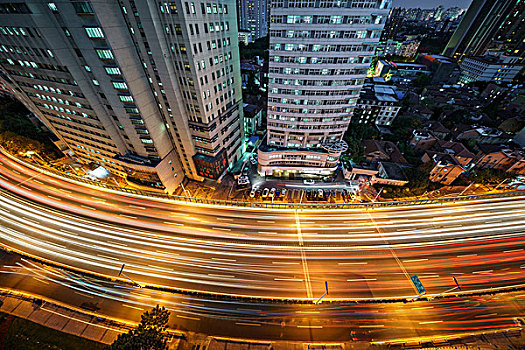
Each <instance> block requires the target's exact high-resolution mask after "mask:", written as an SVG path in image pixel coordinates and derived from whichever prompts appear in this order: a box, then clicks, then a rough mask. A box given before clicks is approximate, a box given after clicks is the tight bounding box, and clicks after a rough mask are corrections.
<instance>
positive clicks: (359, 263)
mask: <svg viewBox="0 0 525 350" xmlns="http://www.w3.org/2000/svg"><path fill="white" fill-rule="evenodd" d="M366 264H368V263H367V262H366V261H362V262H341V263H337V265H366Z"/></svg>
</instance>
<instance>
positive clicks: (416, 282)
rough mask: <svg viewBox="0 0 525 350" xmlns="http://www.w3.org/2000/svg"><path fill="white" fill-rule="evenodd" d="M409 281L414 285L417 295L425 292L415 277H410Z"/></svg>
mask: <svg viewBox="0 0 525 350" xmlns="http://www.w3.org/2000/svg"><path fill="white" fill-rule="evenodd" d="M410 279H411V280H412V283H413V284H414V287H416V290H417V292H418V293H419V294H422V293H425V292H426V290H425V287H423V284H422V283H421V281H420V280H419V277H417V275H413V276H412V277H410Z"/></svg>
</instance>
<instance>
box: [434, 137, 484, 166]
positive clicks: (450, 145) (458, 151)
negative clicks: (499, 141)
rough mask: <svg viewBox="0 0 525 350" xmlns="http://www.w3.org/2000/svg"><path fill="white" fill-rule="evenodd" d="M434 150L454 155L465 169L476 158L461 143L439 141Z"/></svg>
mask: <svg viewBox="0 0 525 350" xmlns="http://www.w3.org/2000/svg"><path fill="white" fill-rule="evenodd" d="M433 150H434V151H437V152H441V153H445V154H450V155H452V156H453V157H454V158H455V159H456V161H457V162H458V163H459V164H461V165H462V166H463V167H467V166H468V165H469V164H471V163H472V161H474V159H475V158H476V155H475V154H474V153H472V152H470V151H469V150H468V149H467V147H465V145H463V144H462V143H461V142H454V141H444V140H438V141H437V143H436V145H435V146H434V147H433Z"/></svg>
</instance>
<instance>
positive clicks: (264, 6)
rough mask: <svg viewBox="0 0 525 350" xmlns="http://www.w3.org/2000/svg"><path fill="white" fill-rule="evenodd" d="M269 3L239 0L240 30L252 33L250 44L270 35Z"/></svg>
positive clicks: (265, 0) (258, 0) (257, 0)
mask: <svg viewBox="0 0 525 350" xmlns="http://www.w3.org/2000/svg"><path fill="white" fill-rule="evenodd" d="M268 1H269V0H237V13H238V19H239V29H242V30H247V31H249V32H250V34H251V35H250V37H249V38H250V42H251V41H255V40H257V39H259V38H262V37H265V36H267V35H268Z"/></svg>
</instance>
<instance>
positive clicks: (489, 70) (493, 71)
mask: <svg viewBox="0 0 525 350" xmlns="http://www.w3.org/2000/svg"><path fill="white" fill-rule="evenodd" d="M522 68H523V64H519V57H514V56H510V57H509V56H503V55H502V56H494V55H485V56H482V57H467V58H465V59H464V60H463V61H462V62H461V65H460V70H461V75H460V77H459V82H460V83H463V84H468V83H470V82H473V81H491V82H495V83H510V82H511V81H512V79H514V77H515V76H516V75H517V74H518V73H519V72H520V71H521V69H522Z"/></svg>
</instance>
